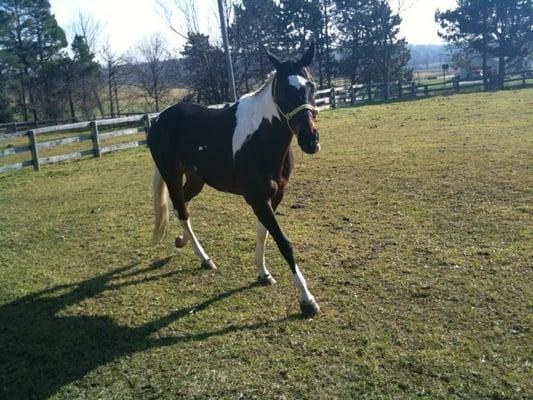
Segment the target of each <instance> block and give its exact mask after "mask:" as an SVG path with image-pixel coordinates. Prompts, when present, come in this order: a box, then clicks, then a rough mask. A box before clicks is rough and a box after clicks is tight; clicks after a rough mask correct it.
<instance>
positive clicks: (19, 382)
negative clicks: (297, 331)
mask: <svg viewBox="0 0 533 400" xmlns="http://www.w3.org/2000/svg"><path fill="white" fill-rule="evenodd" d="M168 261H169V258H167V259H164V260H160V261H157V262H154V263H152V264H151V265H150V266H149V267H147V268H143V269H135V270H133V266H128V267H123V268H118V269H115V270H113V271H110V272H108V273H106V274H103V275H99V276H97V277H95V278H92V279H88V280H85V281H82V282H79V283H75V284H70V285H60V286H56V287H54V288H51V289H47V290H43V291H40V292H37V293H33V294H30V295H28V296H25V297H23V298H20V299H17V300H15V301H13V302H11V303H8V304H5V305H3V306H1V307H0V398H3V399H8V398H9V399H17V398H20V399H30V398H31V399H43V398H48V397H49V396H51V395H52V394H54V393H55V392H56V391H57V390H59V389H60V388H61V387H62V386H64V385H66V384H68V383H70V382H73V381H76V380H78V379H80V378H82V377H83V376H84V375H85V374H87V373H88V372H90V371H92V370H93V369H95V368H97V367H98V366H101V365H104V364H106V363H108V362H110V361H112V360H114V359H117V358H120V357H123V356H125V355H128V354H132V353H136V352H139V351H143V350H147V349H150V348H155V347H161V346H170V345H174V344H179V343H185V342H190V341H199V340H204V339H207V338H209V337H212V336H218V335H224V334H227V333H230V332H234V331H240V330H255V329H259V328H261V327H264V326H265V325H267V324H268V323H266V322H262V323H256V324H250V325H229V326H227V327H224V328H222V329H218V330H213V331H206V332H197V333H194V334H190V335H183V336H175V337H163V338H157V337H155V338H154V337H153V336H151V335H152V334H154V333H155V332H157V331H158V330H160V329H161V328H164V327H166V326H168V325H169V324H171V323H172V322H175V321H177V320H179V319H181V318H183V317H185V316H187V315H189V314H190V312H191V311H192V310H194V312H195V313H198V312H200V311H202V310H204V309H206V308H208V307H210V306H211V305H213V304H214V303H217V302H219V301H221V300H223V299H225V298H227V297H230V296H232V295H235V294H237V293H240V292H244V291H247V290H249V289H251V288H252V287H254V286H255V285H254V284H251V285H247V286H243V287H239V288H236V289H232V290H229V291H227V292H224V293H221V294H219V295H217V296H215V297H212V298H210V299H208V300H206V301H204V302H202V303H200V304H197V305H195V306H193V307H187V308H183V309H179V310H175V311H173V312H171V313H169V314H167V315H165V316H163V317H160V318H157V319H155V320H152V321H149V322H147V323H145V324H143V325H140V326H137V327H130V326H124V325H119V324H118V323H117V322H116V321H114V320H113V319H111V318H109V317H106V316H61V315H58V313H59V312H60V311H62V310H64V309H66V308H67V307H69V306H73V305H75V304H77V303H79V302H81V301H83V300H86V299H89V298H93V297H95V296H98V295H100V294H101V293H103V292H105V291H108V290H114V289H119V288H122V287H125V286H131V285H136V284H140V283H144V282H149V281H155V280H159V279H164V278H166V277H170V276H172V275H175V274H180V273H185V272H191V271H192V270H188V271H173V272H166V273H159V274H151V275H149V276H144V277H140V278H139V277H138V276H139V275H144V274H147V273H152V272H154V271H156V270H158V269H160V268H162V267H163V266H164V265H165V264H167V263H168ZM124 279H126V280H124ZM117 280H120V281H118V282H117ZM289 318H295V317H289ZM285 319H287V318H285ZM155 336H156V335H155Z"/></svg>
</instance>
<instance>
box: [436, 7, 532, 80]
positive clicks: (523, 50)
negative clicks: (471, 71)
mask: <svg viewBox="0 0 533 400" xmlns="http://www.w3.org/2000/svg"><path fill="white" fill-rule="evenodd" d="M532 16H533V15H532V2H531V0H458V2H457V8H456V9H454V10H448V11H444V12H441V11H437V13H436V15H435V19H436V20H437V21H438V22H439V23H440V26H441V29H442V31H441V32H440V35H441V36H442V37H443V38H444V39H446V40H447V41H448V42H450V43H452V44H454V45H457V46H460V47H463V48H464V47H468V48H470V49H471V50H473V51H476V52H478V53H479V54H481V57H482V63H483V66H482V67H483V72H484V73H483V76H484V77H485V86H486V87H487V85H488V84H487V76H488V74H487V59H488V57H495V58H497V59H498V85H499V87H500V88H503V82H504V76H505V72H506V68H508V67H509V66H513V65H514V64H516V63H518V62H520V61H521V60H523V59H524V58H526V57H527V56H528V55H530V54H531V50H532V49H531V42H532V41H533V30H532Z"/></svg>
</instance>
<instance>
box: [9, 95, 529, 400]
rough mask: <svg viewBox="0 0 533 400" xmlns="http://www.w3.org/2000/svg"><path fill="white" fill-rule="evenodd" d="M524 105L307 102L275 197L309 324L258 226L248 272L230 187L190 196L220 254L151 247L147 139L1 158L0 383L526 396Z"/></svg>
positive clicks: (492, 98)
mask: <svg viewBox="0 0 533 400" xmlns="http://www.w3.org/2000/svg"><path fill="white" fill-rule="evenodd" d="M532 110H533V90H530V89H527V90H518V91H503V92H498V93H480V94H465V95H456V96H451V97H435V98H429V99H424V100H418V101H412V102H405V103H391V104H381V105H374V106H368V107H359V108H348V109H339V110H334V111H328V112H323V113H321V114H320V116H319V124H318V126H319V128H320V131H321V139H322V151H321V152H320V153H319V154H318V155H317V156H314V157H312V156H305V155H303V153H302V152H301V151H300V150H299V149H298V148H297V147H296V146H295V147H294V149H295V152H296V163H297V166H296V170H295V173H294V175H293V177H292V180H291V184H290V186H289V188H288V193H287V195H286V197H285V200H284V201H283V203H282V204H281V206H280V207H279V221H280V223H281V225H282V226H283V227H284V229H285V231H286V233H287V234H288V236H289V238H290V239H291V240H292V242H293V243H294V246H295V251H296V257H297V260H298V264H299V265H300V266H301V268H302V270H303V272H304V274H305V276H306V278H307V281H308V284H309V287H310V289H311V290H312V292H313V294H314V295H315V297H316V299H317V301H318V302H319V304H320V306H321V308H322V314H321V315H320V316H318V317H316V318H314V319H312V320H306V319H302V318H301V317H300V316H299V308H298V303H297V292H296V289H294V287H293V283H292V277H291V274H290V271H289V268H288V267H287V266H286V263H285V262H284V261H283V259H282V257H281V255H280V254H279V252H278V250H277V249H276V248H275V245H274V243H273V241H272V240H271V239H269V241H268V245H267V264H268V266H269V269H270V271H271V273H272V274H273V275H274V277H275V278H276V280H277V281H278V284H277V285H276V286H274V287H263V286H255V285H254V284H253V283H254V281H255V279H256V270H255V266H254V259H253V248H254V240H255V219H254V217H253V214H252V212H251V210H250V209H249V208H248V207H247V206H246V204H245V203H244V201H243V200H242V199H240V198H237V197H233V196H231V195H227V194H222V193H218V192H215V191H214V190H212V189H206V190H204V192H203V193H202V194H201V195H200V196H199V197H198V199H197V200H196V201H193V203H192V205H191V221H192V224H193V226H194V228H195V232H196V234H197V236H198V238H199V239H200V241H201V242H202V244H203V245H204V247H205V248H206V250H207V251H208V252H209V254H210V255H211V256H212V257H213V260H214V261H215V262H216V264H217V265H218V267H219V269H218V270H217V271H215V272H208V271H204V270H200V269H199V268H198V267H199V263H198V260H197V258H196V257H195V256H194V254H193V252H192V249H191V247H190V246H187V247H186V248H185V249H182V250H180V251H177V250H176V249H175V248H174V247H173V237H169V238H167V240H166V241H164V243H162V244H161V245H158V246H156V247H152V246H151V244H150V235H151V229H152V209H151V200H150V196H151V187H150V182H151V176H152V166H151V161H150V157H149V154H148V151H147V150H146V149H135V150H128V151H124V152H116V153H112V154H109V155H106V156H104V157H103V158H102V159H88V160H83V161H79V162H72V163H65V164H59V165H52V166H46V167H45V168H43V171H42V172H39V173H36V172H33V171H31V170H29V169H27V170H23V171H18V172H16V173H12V174H6V175H2V176H0V207H1V212H0V248H1V251H0V348H1V350H0V398H2V399H30V398H35V399H41V398H48V397H50V398H53V399H72V398H80V399H81V398H88V399H94V398H99V399H131V398H142V399H155V398H162V399H176V398H186V399H204V398H216V399H219V398H224V399H225V398H229V399H259V398H280V399H293V398H297V399H300V398H301V399H332V398H339V399H345V398H356V399H391V398H396V399H414V398H430V399H526V398H531V397H530V396H531V395H532V393H533V386H532V383H531V376H532V370H531V368H532V362H533V360H532V357H533V354H532V353H533V352H532V350H533V349H532V347H533V345H532V338H531V329H532V318H531V311H532V306H533V304H532V299H533V286H532V283H531V282H532V280H531V273H532V265H533V252H532V240H533V221H532V208H531V200H532V192H531V188H532V187H533V175H532V173H531V168H532V165H533V115H532ZM172 226H173V228H174V229H173V233H178V224H177V221H173V222H172Z"/></svg>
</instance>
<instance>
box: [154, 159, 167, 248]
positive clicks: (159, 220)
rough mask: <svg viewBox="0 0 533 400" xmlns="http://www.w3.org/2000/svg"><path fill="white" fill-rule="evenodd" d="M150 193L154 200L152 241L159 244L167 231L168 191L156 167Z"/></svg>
mask: <svg viewBox="0 0 533 400" xmlns="http://www.w3.org/2000/svg"><path fill="white" fill-rule="evenodd" d="M152 192H153V198H154V214H155V226H154V234H153V237H152V239H153V241H154V243H157V242H159V241H160V240H161V239H162V238H163V237H164V236H165V235H166V233H167V231H168V218H169V217H168V190H167V185H166V184H165V182H164V181H163V178H162V177H161V174H160V173H159V170H158V169H157V167H155V169H154V177H153V179H152Z"/></svg>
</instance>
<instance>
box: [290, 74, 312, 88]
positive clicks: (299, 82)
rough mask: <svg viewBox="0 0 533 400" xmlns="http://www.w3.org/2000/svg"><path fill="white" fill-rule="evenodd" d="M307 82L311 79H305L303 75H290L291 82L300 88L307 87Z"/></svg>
mask: <svg viewBox="0 0 533 400" xmlns="http://www.w3.org/2000/svg"><path fill="white" fill-rule="evenodd" d="M307 82H309V81H308V80H307V79H305V78H304V77H303V76H300V75H290V76H289V84H290V85H291V86H294V87H295V88H296V89H298V90H299V89H301V88H303V87H305V85H307Z"/></svg>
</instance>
